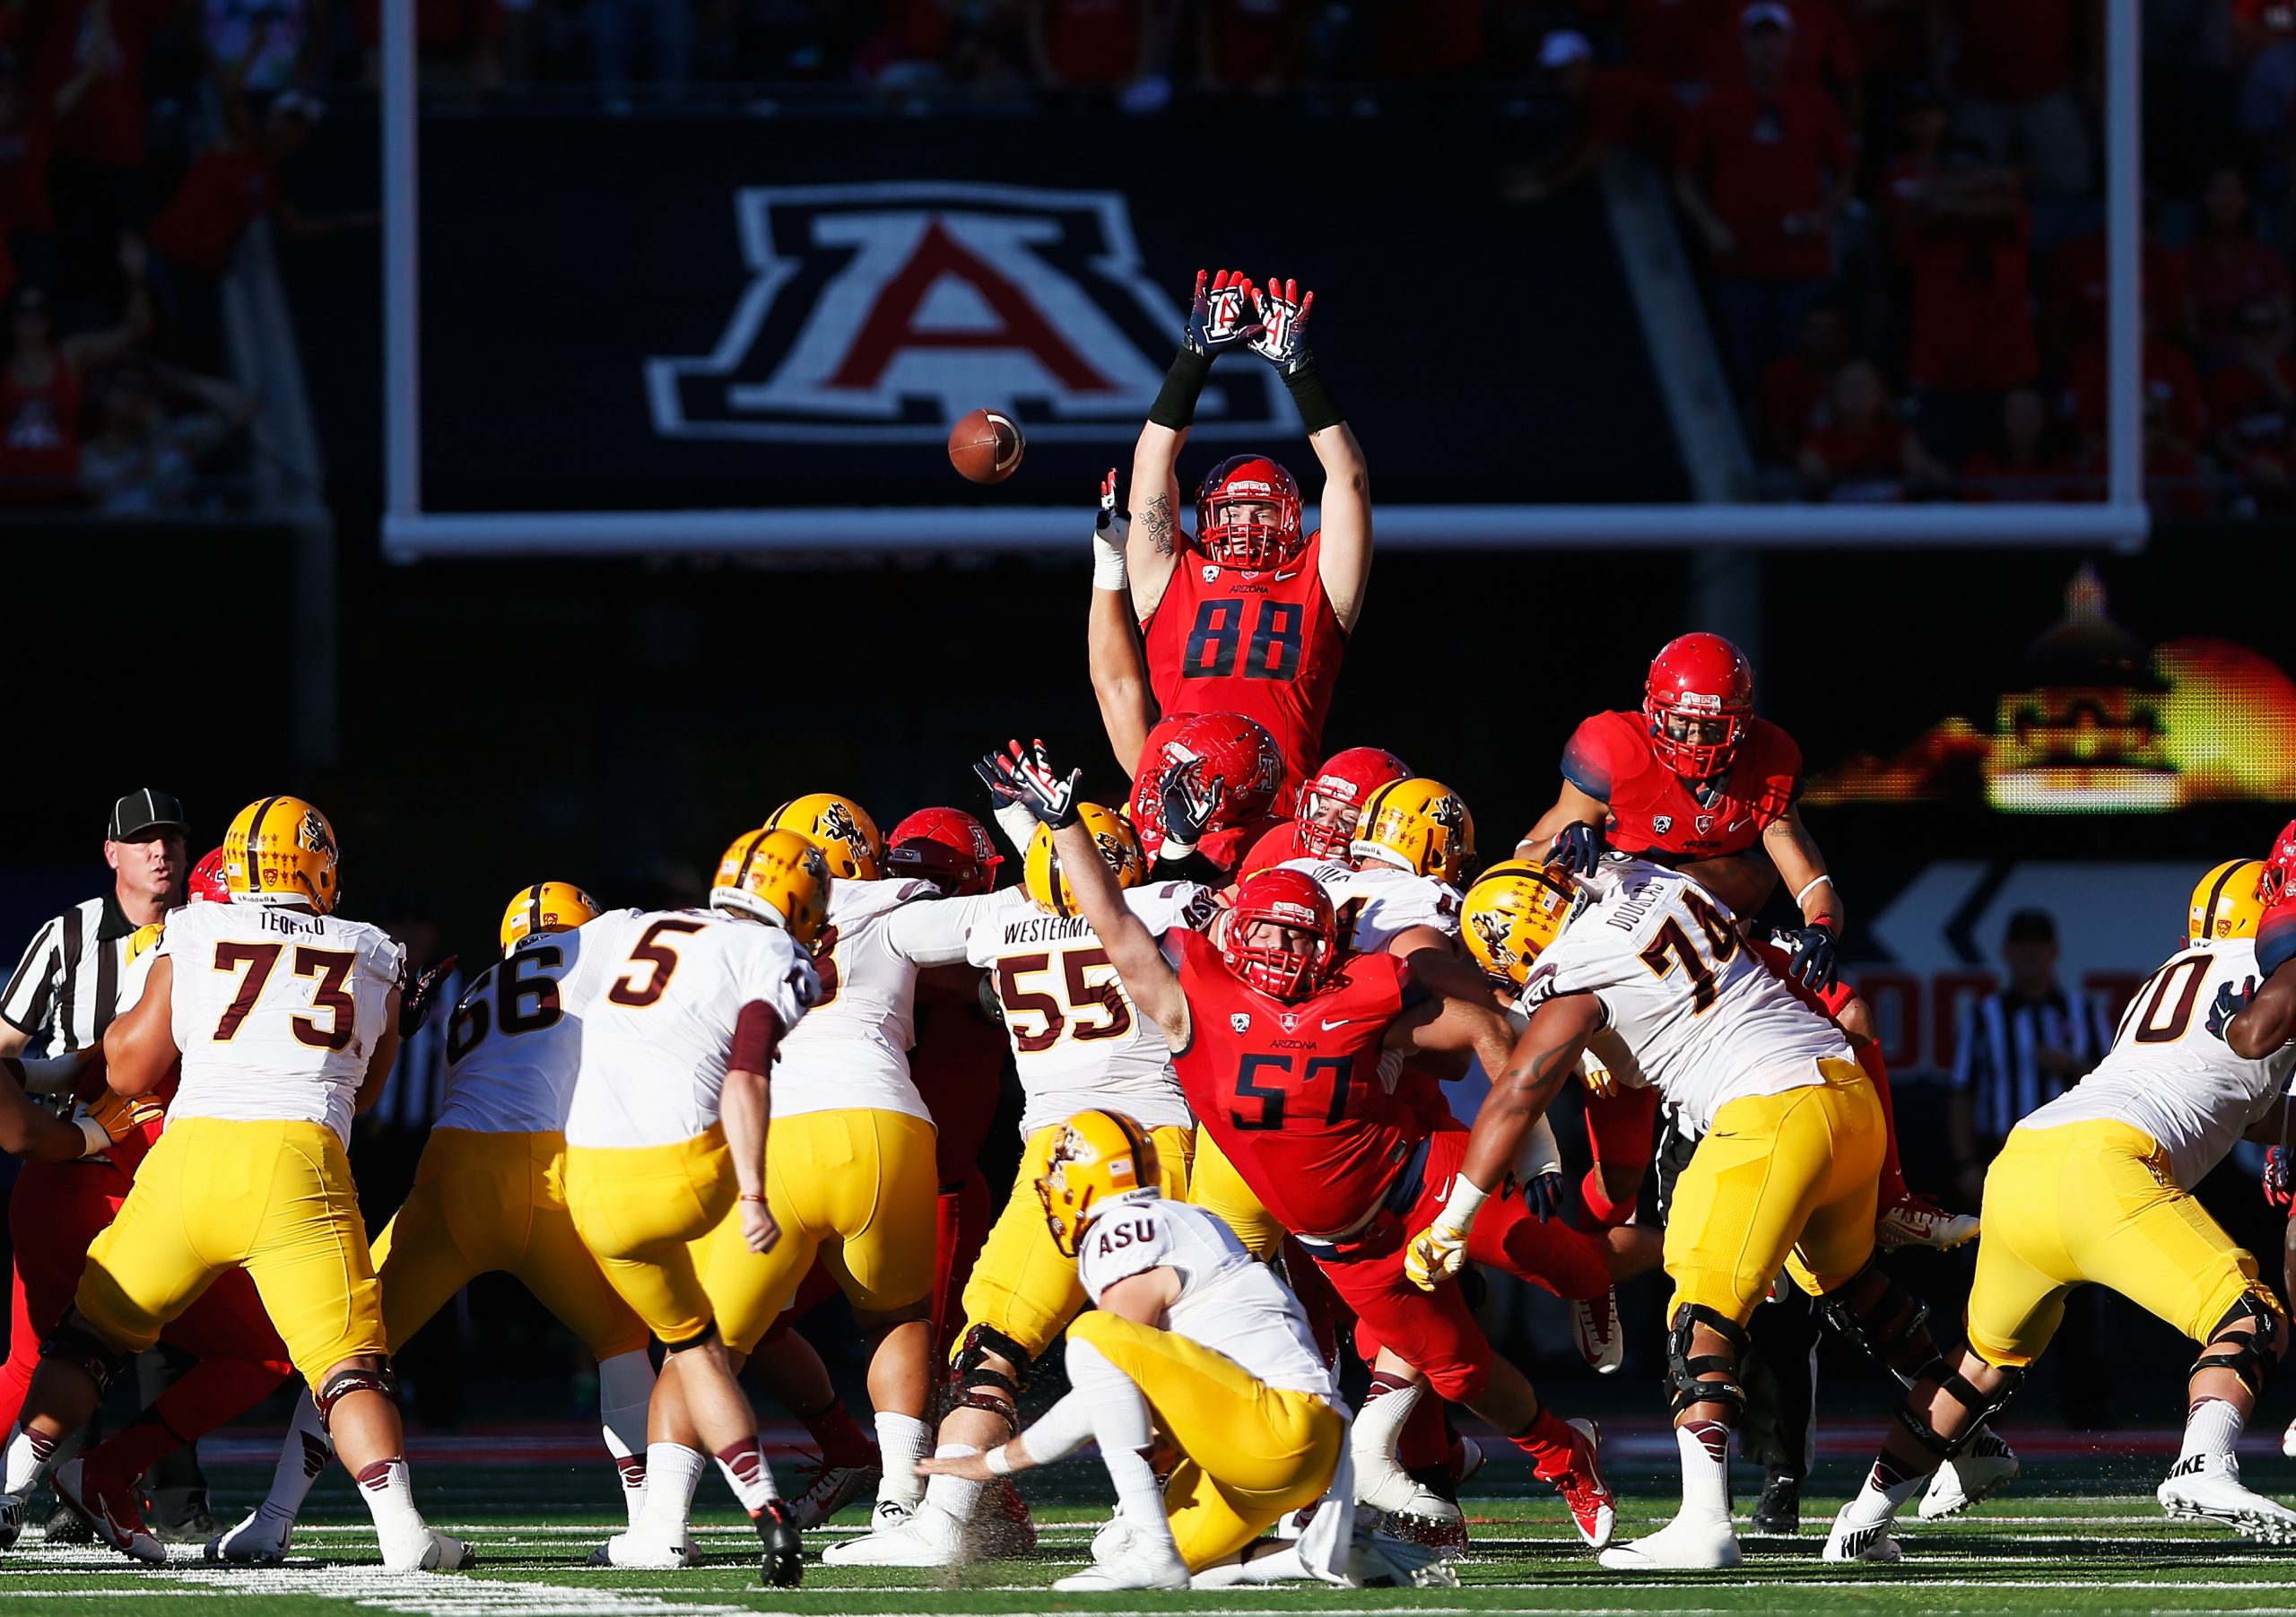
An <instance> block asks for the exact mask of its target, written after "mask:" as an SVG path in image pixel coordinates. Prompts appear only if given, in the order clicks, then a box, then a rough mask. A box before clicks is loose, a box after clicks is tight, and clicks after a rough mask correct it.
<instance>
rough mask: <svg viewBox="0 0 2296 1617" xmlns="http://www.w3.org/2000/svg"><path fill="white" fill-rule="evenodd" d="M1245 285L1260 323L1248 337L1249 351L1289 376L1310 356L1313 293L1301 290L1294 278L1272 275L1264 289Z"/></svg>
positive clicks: (1313, 306) (1314, 299)
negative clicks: (1309, 330) (1309, 334)
mask: <svg viewBox="0 0 2296 1617" xmlns="http://www.w3.org/2000/svg"><path fill="white" fill-rule="evenodd" d="M1244 285H1245V289H1246V290H1247V291H1249V292H1250V293H1251V299H1252V309H1253V311H1254V312H1255V313H1256V314H1257V315H1258V317H1259V322H1260V326H1259V329H1258V330H1257V332H1255V333H1253V334H1252V336H1251V350H1252V352H1254V353H1256V354H1257V355H1259V357H1260V358H1262V359H1263V360H1265V361H1267V362H1268V363H1269V364H1271V365H1273V366H1274V367H1275V368H1276V369H1278V370H1281V371H1283V373H1284V374H1285V375H1286V376H1289V375H1290V374H1291V372H1292V371H1295V370H1297V369H1300V367H1301V366H1302V365H1305V364H1307V363H1308V362H1309V359H1310V358H1311V357H1312V356H1310V355H1309V352H1308V316H1309V314H1310V313H1311V312H1313V310H1314V309H1315V307H1316V294H1315V293H1313V292H1307V293H1302V292H1301V291H1300V283H1298V282H1297V281H1278V280H1277V279H1276V278H1275V277H1274V276H1273V275H1270V276H1269V277H1268V278H1267V288H1266V290H1265V291H1261V290H1260V289H1259V288H1258V287H1256V286H1253V285H1252V284H1251V283H1249V282H1246V283H1244Z"/></svg>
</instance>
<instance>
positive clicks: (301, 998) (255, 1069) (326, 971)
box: [150, 904, 406, 1144]
mask: <svg viewBox="0 0 2296 1617" xmlns="http://www.w3.org/2000/svg"><path fill="white" fill-rule="evenodd" d="M150 952H151V953H152V954H153V955H155V956H157V955H162V954H163V955H166V956H167V957H168V958H169V959H170V960H171V961H174V962H175V966H174V970H175V987H174V988H173V989H172V990H171V995H172V997H171V999H170V1020H171V1021H172V1022H173V1024H174V1030H175V1040H176V1048H178V1050H181V1051H182V1052H183V1082H181V1084H180V1085H179V1086H178V1088H177V1091H176V1098H175V1100H172V1101H170V1103H169V1106H168V1114H169V1116H170V1117H222V1118H227V1119H230V1120H231V1121H234V1122H249V1123H271V1122H305V1123H324V1124H326V1126H328V1127H329V1128H331V1129H333V1130H335V1134H336V1135H339V1136H341V1138H342V1139H343V1141H344V1143H345V1144H348V1143H350V1139H351V1118H352V1113H353V1112H354V1111H355V1110H356V1109H357V1106H358V1100H359V1085H360V1082H361V1080H363V1079H364V1078H365V1077H366V1076H367V1065H368V1063H369V1061H370V1059H371V1058H372V1057H373V1056H374V1051H375V1041H376V1040H377V1039H380V1038H381V1037H382V1036H383V1025H384V1024H383V1019H384V1017H385V1016H386V1015H387V1014H388V1013H389V1009H390V996H391V990H392V989H394V988H396V987H400V986H402V983H403V980H404V977H405V975H406V952H405V951H404V949H402V948H400V947H399V945H398V944H397V943H396V942H395V941H393V939H392V938H391V936H390V935H389V934H387V933H386V932H385V931H384V930H383V929H382V928H381V927H379V926H370V925H368V924H367V923H366V922H364V921H350V920H345V919H344V918H343V917H340V916H332V915H307V914H304V913H302V912H300V911H297V910H291V909H281V908H272V907H271V906H268V905H263V904H189V905H186V906H185V907H184V908H181V909H178V910H176V911H174V912H172V913H171V914H170V916H169V917H168V928H167V933H166V935H164V936H162V937H161V940H160V943H159V946H158V947H157V948H156V949H154V950H152V951H150Z"/></svg>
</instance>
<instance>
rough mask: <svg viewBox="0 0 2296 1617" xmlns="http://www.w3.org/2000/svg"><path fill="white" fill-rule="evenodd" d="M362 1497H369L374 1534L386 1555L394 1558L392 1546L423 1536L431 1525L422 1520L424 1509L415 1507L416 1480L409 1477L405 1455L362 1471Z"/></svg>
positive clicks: (368, 1511) (380, 1461)
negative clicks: (414, 1481) (373, 1519)
mask: <svg viewBox="0 0 2296 1617" xmlns="http://www.w3.org/2000/svg"><path fill="white" fill-rule="evenodd" d="M357 1480H358V1483H359V1497H360V1498H361V1499H363V1500H366V1501H367V1514H368V1515H370V1516H371V1517H374V1518H375V1536H376V1537H377V1538H378V1539H380V1540H381V1541H382V1545H383V1559H384V1560H391V1559H392V1554H391V1552H392V1549H393V1548H394V1547H395V1546H397V1545H404V1544H406V1543H411V1542H412V1541H413V1540H416V1539H419V1538H421V1537H422V1535H423V1534H425V1533H427V1532H428V1531H429V1530H430V1529H429V1528H428V1526H426V1525H425V1524H424V1522H423V1520H422V1512H421V1511H420V1510H417V1509H416V1508H414V1483H413V1481H412V1480H411V1479H410V1478H409V1477H408V1475H407V1472H406V1462H405V1461H404V1459H391V1460H377V1461H376V1462H375V1463H374V1464H373V1465H370V1466H368V1467H367V1468H366V1469H365V1470H364V1471H361V1473H359V1475H358V1479H357Z"/></svg>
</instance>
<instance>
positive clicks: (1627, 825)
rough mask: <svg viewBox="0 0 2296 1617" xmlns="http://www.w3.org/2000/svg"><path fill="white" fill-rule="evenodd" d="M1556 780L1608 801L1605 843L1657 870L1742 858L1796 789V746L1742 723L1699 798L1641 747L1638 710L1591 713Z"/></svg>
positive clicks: (1763, 723)
mask: <svg viewBox="0 0 2296 1617" xmlns="http://www.w3.org/2000/svg"><path fill="white" fill-rule="evenodd" d="M1562 778H1564V779H1565V780H1568V781H1569V782H1570V784H1571V785H1572V786H1575V787H1578V789H1579V790H1580V791H1582V792H1584V793H1586V794H1587V795H1588V796H1589V797H1599V798H1601V799H1602V800H1603V801H1604V802H1605V803H1606V804H1610V810H1611V827H1610V845H1611V846H1612V847H1613V848H1617V849H1618V850H1619V851H1620V852H1621V853H1628V854H1633V855H1635V856H1637V857H1639V858H1646V859H1652V860H1655V861H1657V863H1659V864H1662V865H1674V864H1680V863H1682V862H1683V861H1684V860H1690V859H1714V858H1719V857H1722V856H1725V855H1728V854H1742V853H1744V852H1745V851H1746V850H1747V849H1748V848H1752V846H1753V845H1754V844H1755V843H1756V842H1758V841H1760V840H1761V833H1762V830H1763V828H1764V827H1766V826H1769V825H1770V824H1772V823H1773V822H1777V821H1779V820H1781V819H1783V818H1785V815H1786V811H1787V809H1788V808H1789V807H1791V806H1792V804H1793V802H1794V796H1795V794H1796V792H1797V791H1799V790H1800V789H1801V784H1802V749H1801V748H1799V747H1797V746H1796V745H1795V744H1794V738H1793V737H1792V736H1790V735H1787V734H1786V732H1785V731H1783V730H1781V729H1779V727H1778V726H1776V725H1773V724H1771V723H1770V721H1769V720H1768V719H1766V718H1754V719H1749V720H1747V721H1746V735H1745V739H1744V741H1742V742H1740V743H1738V753H1737V756H1736V757H1735V758H1734V759H1732V760H1731V761H1730V767H1729V769H1727V770H1726V771H1725V772H1724V773H1722V774H1720V775H1718V776H1717V777H1715V778H1714V779H1713V780H1712V781H1710V782H1709V783H1708V784H1707V789H1706V791H1705V792H1704V793H1703V794H1702V795H1701V794H1700V792H1698V791H1694V790H1693V789H1692V786H1691V783H1690V782H1689V781H1687V780H1684V779H1683V778H1682V777H1681V776H1679V775H1677V774H1675V773H1674V770H1673V769H1671V768H1669V767H1668V766H1667V765H1666V763H1665V761H1663V760H1661V759H1660V758H1659V756H1658V755H1657V753H1656V752H1653V751H1651V748H1650V721H1649V720H1648V719H1647V718H1645V717H1643V716H1642V715H1641V714H1639V713H1597V714H1596V715H1595V716H1594V717H1592V718H1589V719H1587V720H1586V721H1585V722H1584V723H1582V724H1580V725H1579V726H1578V729H1576V730H1574V731H1572V732H1571V735H1570V743H1569V744H1567V745H1566V746H1564V748H1563V749H1562Z"/></svg>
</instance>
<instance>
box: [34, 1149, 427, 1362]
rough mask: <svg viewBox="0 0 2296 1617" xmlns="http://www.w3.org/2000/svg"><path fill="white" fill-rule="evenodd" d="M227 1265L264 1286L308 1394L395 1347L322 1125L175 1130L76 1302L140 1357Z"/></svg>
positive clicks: (352, 1199) (142, 1171)
mask: <svg viewBox="0 0 2296 1617" xmlns="http://www.w3.org/2000/svg"><path fill="white" fill-rule="evenodd" d="M230 1268H241V1269H245V1270H246V1271H247V1272H248V1278H249V1279H251V1280H253V1281H254V1282H255V1289H256V1291H257V1295H259V1296H260V1297H261V1298H262V1299H263V1308H264V1312H265V1313H266V1314H268V1315H270V1316H271V1323H272V1325H273V1326H275V1327H276V1328H277V1330H278V1332H279V1335H280V1338H281V1340H283V1342H285V1343H286V1344H287V1352H288V1355H289V1356H290V1357H291V1358H292V1359H293V1360H294V1361H295V1369H297V1371H299V1372H300V1374H301V1376H302V1378H303V1379H304V1380H305V1381H307V1382H309V1384H310V1385H311V1386H313V1387H320V1386H323V1385H325V1383H326V1376H327V1372H328V1371H329V1370H332V1369H335V1366H336V1365H338V1364H341V1363H342V1362H343V1361H344V1360H346V1359H351V1358H355V1357H358V1356H360V1355H362V1354H369V1353H374V1354H380V1353H382V1352H386V1351H387V1348H388V1345H389V1344H388V1341H387V1338H386V1336H385V1334H384V1331H383V1315H382V1298H381V1292H380V1288H379V1287H378V1285H377V1284H376V1283H375V1272H374V1269H373V1267H372V1265H371V1263H370V1257H369V1255H368V1251H367V1232H366V1226H365V1225H364V1224H363V1223H362V1222H361V1221H360V1217H359V1193H358V1191H357V1190H356V1189H355V1188H354V1187H352V1182H351V1163H350V1161H349V1160H348V1159H347V1158H345V1157H344V1152H343V1142H342V1141H341V1140H339V1139H337V1138H336V1137H335V1131H334V1130H333V1129H331V1128H329V1127H327V1126H326V1124H324V1123H308V1122H276V1123H271V1122H265V1123H239V1122H229V1121H226V1120H224V1119H222V1118H218V1117H183V1118H178V1119H174V1120H171V1121H170V1123H169V1125H168V1128H167V1132H166V1133H165V1134H163V1135H161V1136H160V1140H159V1143H158V1144H156V1145H154V1146H152V1151H151V1154H150V1155H148V1156H146V1157H145V1158H144V1159H143V1165H142V1166H141V1167H140V1168H138V1169H136V1172H135V1185H134V1187H132V1188H131V1189H130V1190H129V1191H128V1193H127V1199H126V1201H125V1202H124V1203H122V1204H120V1209H119V1213H118V1216H117V1217H116V1218H114V1219H113V1220H112V1221H111V1223H110V1224H109V1226H107V1227H106V1228H105V1229H104V1230H103V1231H102V1233H100V1235H98V1236H97V1237H96V1239H94V1240H93V1241H91V1243H89V1247H88V1267H87V1270H86V1272H85V1273H84V1274H82V1275H81V1277H80V1287H79V1291H78V1293H77V1294H76V1295H75V1296H74V1299H73V1303H74V1307H76V1308H78V1309H79V1310H80V1312H81V1314H82V1315H83V1316H84V1317H86V1318H87V1320H88V1322H89V1323H90V1324H91V1325H92V1326H95V1327H96V1329H97V1330H99V1331H100V1332H101V1333H102V1334H104V1335H105V1336H106V1337H107V1338H109V1340H110V1341H111V1343H113V1344H114V1345H115V1346H117V1347H121V1348H126V1349H127V1350H128V1351H129V1352H143V1350H144V1349H145V1348H148V1347H150V1346H151V1345H152V1343H154V1342H156V1341H158V1340H159V1336H160V1331H161V1326H165V1325H166V1324H167V1323H168V1321H170V1320H171V1319H173V1318H175V1317H176V1316H178V1314H180V1313H182V1312H183V1311H184V1310H185V1309H186V1308H189V1307H190V1306H191V1305H192V1303H193V1302H194V1301H196V1300H197V1299H198V1297H199V1294H200V1293H201V1292H203V1291H205V1290H206V1289H207V1287H208V1284H209V1283H210V1282H212V1281H213V1280H214V1278H215V1277H216V1275H218V1274H222V1272H223V1271H224V1270H226V1269H230Z"/></svg>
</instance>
